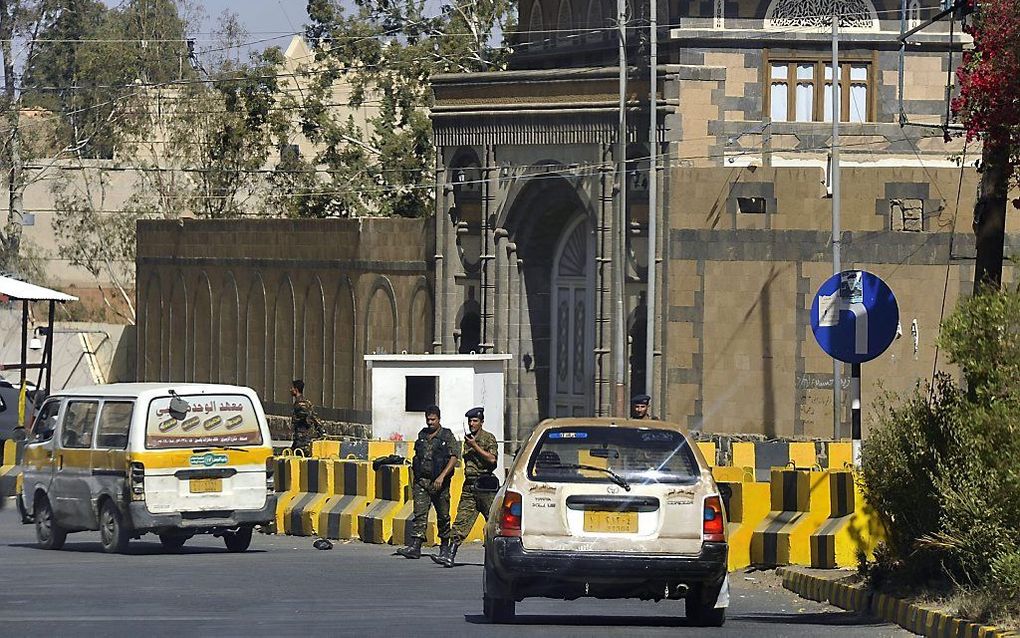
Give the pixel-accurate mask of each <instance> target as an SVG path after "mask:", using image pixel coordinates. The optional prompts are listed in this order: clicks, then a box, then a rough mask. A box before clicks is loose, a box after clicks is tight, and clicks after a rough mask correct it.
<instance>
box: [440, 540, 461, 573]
mask: <svg viewBox="0 0 1020 638" xmlns="http://www.w3.org/2000/svg"><path fill="white" fill-rule="evenodd" d="M459 548H460V541H453V542H452V543H450V551H448V552H446V556H445V557H444V558H442V559H441V560H442V561H443V567H453V566H454V565H456V564H457V562H456V558H457V549H459Z"/></svg>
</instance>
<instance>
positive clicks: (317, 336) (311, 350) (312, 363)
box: [137, 218, 434, 424]
mask: <svg viewBox="0 0 1020 638" xmlns="http://www.w3.org/2000/svg"><path fill="white" fill-rule="evenodd" d="M433 243H434V239H433V238H432V236H431V229H430V228H429V227H428V226H427V225H426V223H425V220H416V219H415V220H412V219H379V218H374V219H321V220H316V219H309V220H284V219H274V220H225V221H210V220H191V219H189V220H183V221H182V222H177V221H143V222H140V223H139V226H138V257H137V268H138V275H137V277H138V324H137V335H138V337H137V338H138V361H137V375H138V377H137V378H138V380H140V381H182V382H188V381H198V382H219V383H231V384H241V385H247V386H249V387H251V388H254V389H255V390H256V391H257V392H258V393H259V396H260V397H261V398H262V400H263V404H264V406H265V409H266V411H267V412H268V413H270V414H277V415H287V414H290V410H291V397H290V384H291V380H292V379H294V378H303V379H304V380H305V383H306V387H305V394H306V396H308V398H309V399H311V401H312V402H313V403H314V404H315V405H316V412H317V413H318V414H319V415H320V416H322V417H323V418H325V419H329V420H337V421H343V422H347V423H362V424H367V423H370V422H371V415H370V408H371V398H370V397H369V396H368V394H367V393H368V390H367V388H368V384H369V379H368V376H367V371H366V368H365V365H364V359H363V357H364V355H366V354H370V353H378V352H383V353H393V352H401V351H407V352H425V351H426V349H427V348H428V347H429V343H430V341H431V338H432V315H433V309H432V283H431V277H430V274H429V272H428V270H427V266H426V263H427V262H426V251H427V250H428V247H429V246H431V245H433Z"/></svg>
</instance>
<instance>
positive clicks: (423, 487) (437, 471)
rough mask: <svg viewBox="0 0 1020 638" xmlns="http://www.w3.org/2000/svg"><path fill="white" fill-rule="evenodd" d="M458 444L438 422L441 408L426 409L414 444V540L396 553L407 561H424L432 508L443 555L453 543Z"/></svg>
mask: <svg viewBox="0 0 1020 638" xmlns="http://www.w3.org/2000/svg"><path fill="white" fill-rule="evenodd" d="M458 453H459V445H458V443H457V439H456V437H454V436H453V432H451V431H450V430H448V429H446V428H444V427H443V426H442V425H441V424H440V423H439V408H438V407H437V406H434V405H430V406H429V407H427V408H425V427H424V428H422V429H421V431H419V432H418V438H417V439H416V440H415V442H414V460H413V462H412V465H411V469H412V470H413V471H414V484H413V485H412V486H411V493H412V494H413V496H414V522H413V523H412V531H411V538H410V541H409V542H408V544H407V546H406V547H401V548H400V549H398V550H397V553H398V554H400V555H401V556H403V557H404V558H421V544H422V543H423V542H424V541H425V528H426V525H427V524H428V521H429V508H430V507H434V508H436V524H437V526H438V527H439V538H441V539H442V548H441V550H440V551H441V552H442V553H443V554H445V553H446V552H447V551H448V547H449V544H450V478H451V477H452V476H453V468H454V466H455V465H456V464H457V456H458Z"/></svg>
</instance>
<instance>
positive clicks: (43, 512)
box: [33, 495, 67, 549]
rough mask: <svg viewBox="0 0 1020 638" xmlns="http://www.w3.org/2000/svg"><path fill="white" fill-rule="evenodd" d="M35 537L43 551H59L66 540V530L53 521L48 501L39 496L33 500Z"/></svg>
mask: <svg viewBox="0 0 1020 638" xmlns="http://www.w3.org/2000/svg"><path fill="white" fill-rule="evenodd" d="M33 517H34V518H35V537H36V540H37V541H38V542H39V547H41V548H43V549H60V548H61V547H63V546H64V541H65V540H67V530H65V529H64V528H63V527H61V526H60V525H59V524H58V523H57V522H56V521H55V520H54V519H53V508H52V507H50V500H49V499H48V498H46V497H45V496H42V495H39V496H37V497H36V499H35V514H34V516H33Z"/></svg>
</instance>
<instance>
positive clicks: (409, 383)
mask: <svg viewBox="0 0 1020 638" xmlns="http://www.w3.org/2000/svg"><path fill="white" fill-rule="evenodd" d="M438 380H439V377H405V381H406V385H405V386H404V410H405V411H407V412H424V411H425V408H427V407H428V406H430V405H435V404H437V403H438V396H437V394H436V384H437V381H438Z"/></svg>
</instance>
